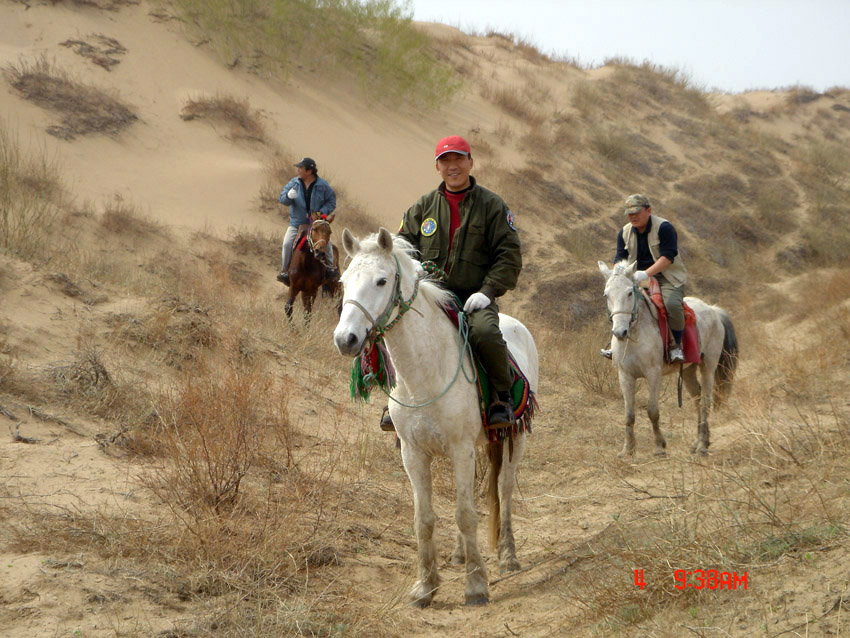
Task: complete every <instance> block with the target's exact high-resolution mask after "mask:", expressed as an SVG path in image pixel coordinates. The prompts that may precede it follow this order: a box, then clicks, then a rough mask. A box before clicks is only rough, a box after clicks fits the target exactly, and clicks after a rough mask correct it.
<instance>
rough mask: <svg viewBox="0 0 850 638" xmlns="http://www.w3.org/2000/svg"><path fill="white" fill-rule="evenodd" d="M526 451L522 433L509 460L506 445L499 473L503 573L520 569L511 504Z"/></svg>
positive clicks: (501, 565) (500, 553)
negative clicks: (521, 461)
mask: <svg viewBox="0 0 850 638" xmlns="http://www.w3.org/2000/svg"><path fill="white" fill-rule="evenodd" d="M524 451H525V434H520V435H519V436H517V437H516V438H515V439H514V444H513V457H512V458H511V460H510V461H509V460H508V457H509V456H511V454H510V445H505V449H504V451H503V453H504V456H503V458H502V471H501V473H500V475H499V511H500V513H501V521H500V522H499V524H500V527H499V571H500V573H502V574H505V573H507V572H515V571H516V570H518V569H519V561H518V560H517V557H516V543H515V542H514V530H513V525H512V524H511V504H512V502H513V494H514V486H515V485H516V468H517V466H518V465H519V462H520V460H521V459H522V453H523V452H524Z"/></svg>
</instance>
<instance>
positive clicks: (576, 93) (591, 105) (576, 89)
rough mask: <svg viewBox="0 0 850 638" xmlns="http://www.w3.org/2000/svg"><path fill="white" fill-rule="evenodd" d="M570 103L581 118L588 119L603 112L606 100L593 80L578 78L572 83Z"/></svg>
mask: <svg viewBox="0 0 850 638" xmlns="http://www.w3.org/2000/svg"><path fill="white" fill-rule="evenodd" d="M570 103H571V104H572V105H573V107H575V109H576V110H578V112H579V113H580V114H581V116H582V118H584V119H585V120H589V119H592V118H594V117H596V116H598V115H600V114H602V113H604V112H605V110H606V104H607V103H608V102H607V100H606V99H605V96H604V95H603V92H602V91H601V90H600V88H599V86H597V84H596V83H595V82H591V81H590V80H580V81H578V82H575V83H574V84H573V85H572V91H571V92H570Z"/></svg>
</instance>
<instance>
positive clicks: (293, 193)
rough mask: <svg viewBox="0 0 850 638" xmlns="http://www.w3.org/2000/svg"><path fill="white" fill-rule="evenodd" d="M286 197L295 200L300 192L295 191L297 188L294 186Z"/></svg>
mask: <svg viewBox="0 0 850 638" xmlns="http://www.w3.org/2000/svg"><path fill="white" fill-rule="evenodd" d="M286 196H287V197H288V198H289V199H295V198H296V197H298V191H297V190H295V187H294V186H293V187H292V188H290V189H289V192H288V193H287V194H286Z"/></svg>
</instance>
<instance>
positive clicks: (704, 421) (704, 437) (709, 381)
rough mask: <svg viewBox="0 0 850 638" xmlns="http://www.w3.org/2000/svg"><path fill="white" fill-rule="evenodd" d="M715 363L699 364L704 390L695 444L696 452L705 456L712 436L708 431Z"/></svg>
mask: <svg viewBox="0 0 850 638" xmlns="http://www.w3.org/2000/svg"><path fill="white" fill-rule="evenodd" d="M716 367H717V364H716V363H715V365H713V366H712V365H709V362H708V361H703V362H702V363H701V364H700V366H699V371H700V377H701V380H702V392H701V393H700V402H699V405H698V409H697V418H698V419H699V422H698V424H697V441H696V445H695V446H694V453H695V454H701V455H703V456H705V455H706V454H708V446H709V444H710V440H709V439H710V437H709V431H708V414H709V412H711V395H712V393H713V392H714V369H715V368H716Z"/></svg>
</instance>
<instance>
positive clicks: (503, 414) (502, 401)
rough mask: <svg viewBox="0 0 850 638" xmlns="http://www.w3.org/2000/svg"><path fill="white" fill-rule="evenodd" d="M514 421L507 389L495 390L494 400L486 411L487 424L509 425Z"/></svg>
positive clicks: (512, 407)
mask: <svg viewBox="0 0 850 638" xmlns="http://www.w3.org/2000/svg"><path fill="white" fill-rule="evenodd" d="M513 422H514V405H513V400H512V399H511V393H510V391H509V390H503V391H500V392H496V400H495V401H493V402H492V403H491V404H490V409H489V410H488V411H487V425H489V426H491V427H492V426H495V425H511V424H513Z"/></svg>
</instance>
